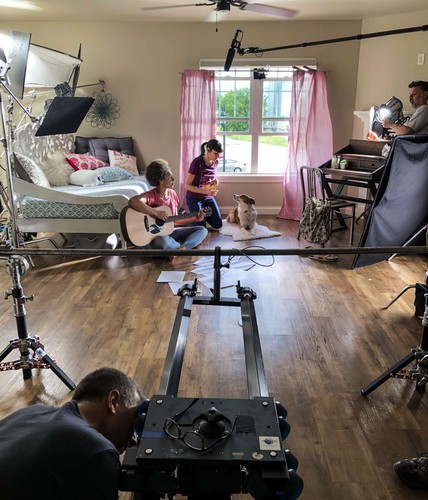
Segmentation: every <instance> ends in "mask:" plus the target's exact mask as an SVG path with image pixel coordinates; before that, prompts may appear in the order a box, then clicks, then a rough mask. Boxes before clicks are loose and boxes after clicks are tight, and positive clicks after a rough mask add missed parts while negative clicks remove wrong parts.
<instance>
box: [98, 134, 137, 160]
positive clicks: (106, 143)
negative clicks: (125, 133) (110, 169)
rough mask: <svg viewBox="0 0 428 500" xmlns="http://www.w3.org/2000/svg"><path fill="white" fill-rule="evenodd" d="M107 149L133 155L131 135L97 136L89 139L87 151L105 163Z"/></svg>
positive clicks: (107, 158)
mask: <svg viewBox="0 0 428 500" xmlns="http://www.w3.org/2000/svg"><path fill="white" fill-rule="evenodd" d="M109 149H111V150H112V151H119V153H123V154H125V155H134V143H133V140H132V137H99V138H97V139H90V140H89V153H90V154H91V155H92V156H95V157H97V158H99V159H100V160H102V161H103V162H105V163H109V157H108V150H109Z"/></svg>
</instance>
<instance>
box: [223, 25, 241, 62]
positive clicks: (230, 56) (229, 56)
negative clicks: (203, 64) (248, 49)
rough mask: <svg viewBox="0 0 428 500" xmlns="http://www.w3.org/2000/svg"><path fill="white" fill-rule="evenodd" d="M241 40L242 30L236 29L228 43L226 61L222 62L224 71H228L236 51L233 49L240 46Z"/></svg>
mask: <svg viewBox="0 0 428 500" xmlns="http://www.w3.org/2000/svg"><path fill="white" fill-rule="evenodd" d="M238 37H239V40H238ZM241 40H242V31H241V30H236V33H235V38H234V39H233V40H232V43H231V44H230V49H229V50H228V51H227V56H226V61H225V63H224V71H229V69H230V67H231V65H232V62H233V58H234V57H235V52H236V51H235V49H239V48H240V47H241Z"/></svg>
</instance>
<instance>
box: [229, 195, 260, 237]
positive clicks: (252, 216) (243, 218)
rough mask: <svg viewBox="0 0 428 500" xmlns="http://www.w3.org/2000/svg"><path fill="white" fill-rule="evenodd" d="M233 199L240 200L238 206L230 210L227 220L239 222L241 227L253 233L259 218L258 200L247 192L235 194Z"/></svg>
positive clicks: (232, 222)
mask: <svg viewBox="0 0 428 500" xmlns="http://www.w3.org/2000/svg"><path fill="white" fill-rule="evenodd" d="M233 199H234V200H235V201H237V202H238V206H237V208H234V209H233V210H231V211H230V212H229V214H228V216H227V218H226V220H227V222H230V223H231V224H239V226H240V227H241V229H245V230H246V231H248V232H250V233H252V232H253V231H254V228H255V226H256V219H257V210H256V207H255V203H256V201H255V200H254V198H251V196H248V195H246V194H234V195H233Z"/></svg>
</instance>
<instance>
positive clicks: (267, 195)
mask: <svg viewBox="0 0 428 500" xmlns="http://www.w3.org/2000/svg"><path fill="white" fill-rule="evenodd" d="M237 28H240V29H242V30H243V32H244V40H243V46H259V47H263V48H269V47H277V46H283V45H288V44H296V43H302V42H309V41H316V40H324V39H327V38H328V39H330V38H336V37H343V36H347V35H351V34H352V35H353V34H358V33H360V32H361V23H360V22H359V21H342V22H289V21H283V22H281V21H279V22H276V21H274V22H260V23H246V24H245V23H242V24H240V25H239V26H238V25H236V24H235V23H221V24H219V32H218V33H216V32H215V25H214V24H209V23H159V24H156V23H150V24H148V23H137V22H135V23H85V22H82V23H68V22H61V23H56V22H52V23H47V22H45V23H13V24H12V23H0V31H4V32H9V31H11V30H17V31H24V32H29V33H32V41H33V42H34V43H36V44H39V45H45V46H47V47H51V48H55V49H57V50H60V51H64V52H67V53H71V54H77V50H78V47H79V44H80V43H82V59H83V64H82V66H81V73H80V84H85V83H92V82H96V81H98V80H99V79H103V80H105V81H106V92H110V93H111V94H112V95H113V97H115V98H117V99H118V101H119V105H120V113H121V117H120V119H119V120H118V121H117V124H116V125H114V126H113V127H112V128H111V129H104V130H97V129H94V128H92V127H91V126H90V125H89V124H87V123H85V122H84V123H83V125H82V126H81V128H80V130H79V131H78V133H79V134H80V135H92V136H93V135H96V136H108V135H116V136H126V135H131V136H133V138H134V140H135V144H136V148H137V152H138V156H139V160H140V162H141V163H143V164H147V163H148V162H150V161H151V160H152V159H154V158H158V157H164V158H166V159H167V160H168V161H169V162H170V164H171V166H172V168H173V170H174V171H175V173H176V172H177V171H178V162H179V155H180V114H179V105H180V78H181V77H180V72H182V71H183V70H184V69H192V68H193V69H194V68H198V66H199V60H200V59H201V58H220V59H223V58H224V57H225V55H226V52H227V49H228V48H229V46H230V42H231V39H232V38H233V35H234V33H235V30H236V29H237ZM359 45H360V43H359V42H358V41H352V42H346V43H338V44H329V45H320V46H314V47H308V48H297V49H293V50H285V51H284V50H283V51H278V52H268V53H267V54H266V57H269V58H271V57H316V58H317V60H318V65H319V67H320V68H321V69H324V70H326V71H327V85H328V93H329V104H330V110H331V115H332V121H333V127H334V142H335V144H334V147H335V149H339V148H340V147H343V146H344V145H346V144H347V143H348V140H349V138H350V137H351V136H352V130H353V123H354V121H353V114H352V113H353V111H354V109H355V95H356V89H357V71H358V58H359ZM237 57H238V56H237ZM260 61H261V63H262V61H263V58H261V59H260ZM94 90H95V89H93V88H88V89H82V91H80V95H90V94H91V93H92V92H93V91H94ZM196 154H197V152H196V151H195V155H196ZM270 181H271V180H270ZM234 192H247V193H249V194H251V195H253V196H254V197H255V198H256V200H257V204H258V207H259V208H260V209H266V210H268V209H269V207H270V209H271V210H272V212H273V213H276V211H277V209H278V207H279V206H280V205H281V201H282V182H275V183H272V182H264V181H263V180H261V179H258V180H257V183H249V182H242V180H241V181H240V182H239V183H238V185H237V184H236V179H235V178H234V183H232V184H228V183H227V181H223V182H222V189H221V190H220V193H219V203H220V204H221V205H223V206H225V207H227V206H231V205H233V204H234V202H233V200H232V194H233V193H234Z"/></svg>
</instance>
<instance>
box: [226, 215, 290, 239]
mask: <svg viewBox="0 0 428 500" xmlns="http://www.w3.org/2000/svg"><path fill="white" fill-rule="evenodd" d="M220 233H221V234H224V236H232V238H233V241H245V240H259V239H262V238H273V237H274V236H281V234H282V233H279V232H278V231H271V230H270V229H269V228H268V227H266V226H261V225H259V224H256V226H255V228H254V231H253V232H252V233H250V232H248V231H246V230H245V229H241V228H240V227H239V226H238V225H236V224H230V223H229V222H227V221H226V220H224V221H223V227H222V228H221V229H220Z"/></svg>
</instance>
